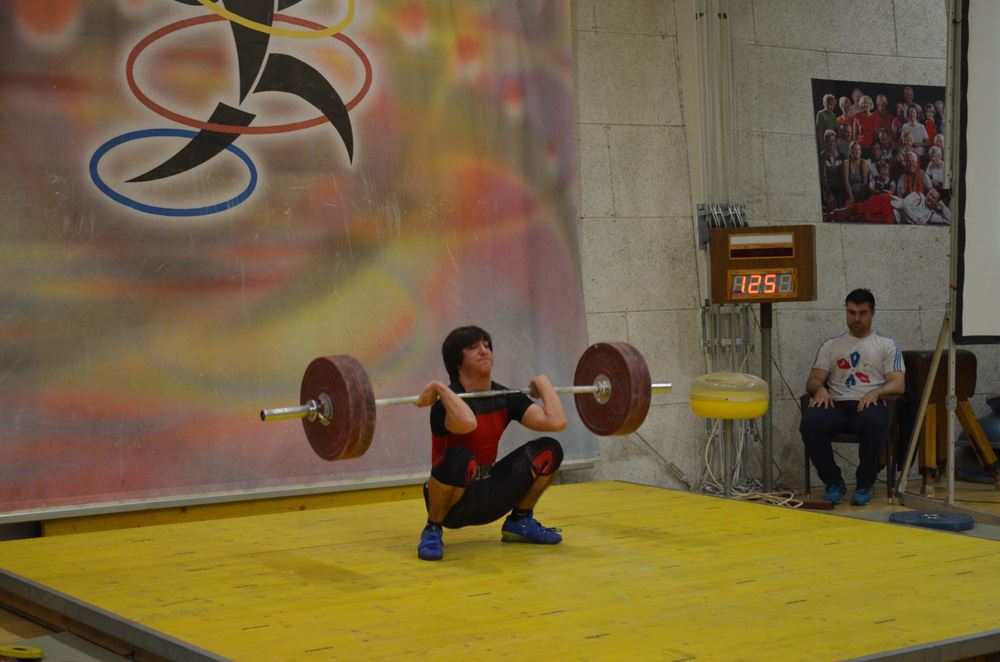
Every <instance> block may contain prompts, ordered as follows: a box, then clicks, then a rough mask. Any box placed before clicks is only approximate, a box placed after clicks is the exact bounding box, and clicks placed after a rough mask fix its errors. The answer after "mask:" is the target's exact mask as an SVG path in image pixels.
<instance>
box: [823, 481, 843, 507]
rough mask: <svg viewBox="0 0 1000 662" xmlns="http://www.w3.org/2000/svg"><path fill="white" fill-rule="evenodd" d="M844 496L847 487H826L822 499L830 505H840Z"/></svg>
mask: <svg viewBox="0 0 1000 662" xmlns="http://www.w3.org/2000/svg"><path fill="white" fill-rule="evenodd" d="M845 494H847V486H846V485H844V484H843V483H840V484H839V485H827V486H826V492H824V493H823V498H824V499H826V500H827V501H829V502H830V503H840V502H841V501H843V500H844V495H845Z"/></svg>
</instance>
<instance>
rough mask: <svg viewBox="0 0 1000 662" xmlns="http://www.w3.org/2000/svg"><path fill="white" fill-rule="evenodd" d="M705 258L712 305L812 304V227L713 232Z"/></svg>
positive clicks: (713, 230)
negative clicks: (708, 273) (809, 302)
mask: <svg viewBox="0 0 1000 662" xmlns="http://www.w3.org/2000/svg"><path fill="white" fill-rule="evenodd" d="M709 255H710V259H711V265H712V303H772V302H780V301H815V300H816V228H815V227H814V226H812V225H773V226H763V227H742V228H714V229H712V230H711V231H710V235H709Z"/></svg>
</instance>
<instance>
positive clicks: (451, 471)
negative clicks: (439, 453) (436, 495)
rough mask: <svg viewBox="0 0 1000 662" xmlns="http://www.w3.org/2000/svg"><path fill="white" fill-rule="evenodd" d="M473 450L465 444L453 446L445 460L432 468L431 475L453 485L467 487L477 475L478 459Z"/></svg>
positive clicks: (446, 454)
mask: <svg viewBox="0 0 1000 662" xmlns="http://www.w3.org/2000/svg"><path fill="white" fill-rule="evenodd" d="M473 457H474V456H473V454H472V451H471V450H469V449H468V448H465V447H464V446H452V447H451V448H449V449H448V450H447V451H445V454H444V460H442V461H441V463H440V464H438V465H436V466H435V467H434V468H433V469H431V476H433V477H434V478H436V479H437V480H439V481H440V482H442V483H444V484H445V485H450V486H452V487H465V486H466V485H468V484H469V483H471V482H472V479H473V478H475V477H476V461H475V459H473Z"/></svg>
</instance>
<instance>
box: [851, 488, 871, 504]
mask: <svg viewBox="0 0 1000 662" xmlns="http://www.w3.org/2000/svg"><path fill="white" fill-rule="evenodd" d="M871 500H872V488H870V487H859V488H858V489H856V490H854V496H852V497H851V505H852V506H867V505H868V502H869V501H871Z"/></svg>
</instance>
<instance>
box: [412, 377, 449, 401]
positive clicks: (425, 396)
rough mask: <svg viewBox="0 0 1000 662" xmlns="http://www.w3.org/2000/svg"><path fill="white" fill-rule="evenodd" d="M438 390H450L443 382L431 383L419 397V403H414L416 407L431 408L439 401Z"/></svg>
mask: <svg viewBox="0 0 1000 662" xmlns="http://www.w3.org/2000/svg"><path fill="white" fill-rule="evenodd" d="M438 388H448V387H447V386H445V385H444V384H442V383H441V382H429V383H428V384H427V386H425V387H424V390H422V391H421V392H420V395H418V396H417V401H416V402H414V403H413V404H414V406H416V407H430V406H431V405H432V404H434V403H435V402H437V399H438Z"/></svg>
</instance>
